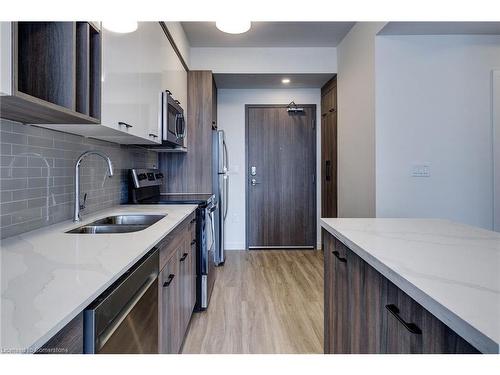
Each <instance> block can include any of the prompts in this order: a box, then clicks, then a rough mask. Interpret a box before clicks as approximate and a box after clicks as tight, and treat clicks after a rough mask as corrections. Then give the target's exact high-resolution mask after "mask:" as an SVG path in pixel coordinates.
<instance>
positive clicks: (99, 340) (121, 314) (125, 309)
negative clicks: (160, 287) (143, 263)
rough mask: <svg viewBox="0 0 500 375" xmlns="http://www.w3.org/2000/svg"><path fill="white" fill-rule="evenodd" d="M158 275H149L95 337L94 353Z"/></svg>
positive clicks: (104, 342)
mask: <svg viewBox="0 0 500 375" xmlns="http://www.w3.org/2000/svg"><path fill="white" fill-rule="evenodd" d="M157 278H158V276H157V275H155V274H152V275H150V276H149V277H148V278H147V279H146V281H145V282H144V284H142V286H141V288H140V289H139V290H138V291H137V293H135V294H134V296H133V297H132V298H131V299H130V301H128V302H127V304H126V305H125V306H124V307H123V309H122V310H121V311H120V312H119V313H118V315H117V316H116V318H115V319H113V321H112V322H111V323H110V325H109V326H107V327H106V329H105V330H104V331H103V333H101V334H100V335H99V337H97V339H96V348H95V351H96V353H97V352H98V351H99V350H101V349H102V347H103V346H104V345H106V343H107V342H108V340H109V339H110V338H111V336H113V333H115V331H116V330H117V329H118V327H119V326H120V324H122V322H123V321H124V320H125V318H126V317H127V316H128V314H130V312H131V311H132V309H133V308H134V307H135V305H137V303H138V302H139V301H140V300H141V298H142V296H144V294H146V292H147V290H148V289H149V287H150V286H151V285H153V283H154V282H156V280H157Z"/></svg>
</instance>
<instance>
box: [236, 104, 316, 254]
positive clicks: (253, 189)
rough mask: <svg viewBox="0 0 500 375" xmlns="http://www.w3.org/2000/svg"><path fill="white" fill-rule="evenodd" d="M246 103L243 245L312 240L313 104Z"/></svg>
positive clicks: (310, 243) (297, 244) (273, 245)
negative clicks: (293, 108) (295, 106)
mask: <svg viewBox="0 0 500 375" xmlns="http://www.w3.org/2000/svg"><path fill="white" fill-rule="evenodd" d="M300 107H301V108H303V109H304V110H303V112H295V113H294V112H288V111H287V108H286V106H259V105H248V106H246V146H247V150H246V151H247V158H246V160H247V163H246V167H247V168H246V169H247V171H246V174H247V217H246V219H247V220H246V227H247V247H248V248H294V247H300V248H305V247H315V244H316V124H315V118H316V106H315V105H301V106H300Z"/></svg>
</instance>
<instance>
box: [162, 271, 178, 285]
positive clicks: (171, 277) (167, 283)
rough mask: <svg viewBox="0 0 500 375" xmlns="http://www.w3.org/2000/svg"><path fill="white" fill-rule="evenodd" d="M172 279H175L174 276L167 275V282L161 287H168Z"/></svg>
mask: <svg viewBox="0 0 500 375" xmlns="http://www.w3.org/2000/svg"><path fill="white" fill-rule="evenodd" d="M174 277H175V275H174V274H172V273H171V274H170V275H168V279H167V281H165V282H164V283H163V287H164V288H165V287H167V286H169V285H170V283H171V282H172V280H173V279H174Z"/></svg>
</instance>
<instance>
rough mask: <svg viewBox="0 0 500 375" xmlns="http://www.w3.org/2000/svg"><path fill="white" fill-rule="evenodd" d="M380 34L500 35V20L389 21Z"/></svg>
mask: <svg viewBox="0 0 500 375" xmlns="http://www.w3.org/2000/svg"><path fill="white" fill-rule="evenodd" d="M378 34H379V35H452V34H460V35H499V34H500V22H388V23H387V25H385V26H384V27H383V28H382V30H380V32H379V33H378Z"/></svg>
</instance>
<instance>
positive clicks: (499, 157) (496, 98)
mask: <svg viewBox="0 0 500 375" xmlns="http://www.w3.org/2000/svg"><path fill="white" fill-rule="evenodd" d="M498 66H499V67H500V64H499V65H498ZM492 78H493V137H494V138H493V155H494V156H493V175H494V176H493V178H494V183H493V200H494V205H493V210H494V211H493V212H494V213H493V229H494V230H496V231H497V232H500V69H499V70H495V71H494V72H493V77H492Z"/></svg>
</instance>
